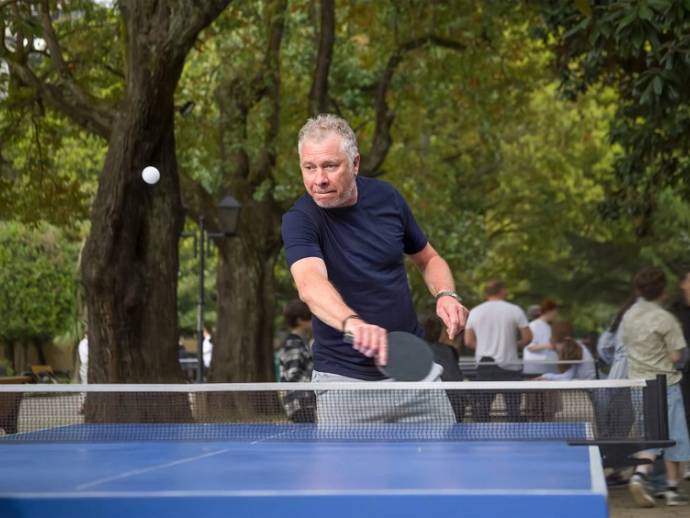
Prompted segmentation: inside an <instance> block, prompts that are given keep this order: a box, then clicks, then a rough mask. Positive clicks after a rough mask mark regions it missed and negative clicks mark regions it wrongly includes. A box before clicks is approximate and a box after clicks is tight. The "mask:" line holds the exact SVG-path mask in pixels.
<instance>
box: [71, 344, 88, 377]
mask: <svg viewBox="0 0 690 518" xmlns="http://www.w3.org/2000/svg"><path fill="white" fill-rule="evenodd" d="M73 343H74V342H73ZM77 350H78V352H79V383H88V382H89V381H88V374H89V340H88V338H87V336H86V332H84V338H82V339H81V341H80V342H79V347H78V349H77Z"/></svg>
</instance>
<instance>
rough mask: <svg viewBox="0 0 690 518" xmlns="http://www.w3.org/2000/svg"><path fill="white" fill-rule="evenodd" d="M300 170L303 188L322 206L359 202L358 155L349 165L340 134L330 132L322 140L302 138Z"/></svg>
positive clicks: (329, 206) (331, 206) (341, 205)
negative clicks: (357, 181) (330, 133)
mask: <svg viewBox="0 0 690 518" xmlns="http://www.w3.org/2000/svg"><path fill="white" fill-rule="evenodd" d="M300 169H301V170H302V180H303V181H304V187H305V188H306V189H307V193H309V195H310V196H311V197H312V198H313V199H314V202H315V203H316V204H317V205H318V206H319V207H323V208H324V209H332V208H336V207H347V206H350V205H354V203H355V202H356V201H357V185H356V183H355V178H356V177H357V172H358V170H359V155H357V156H356V157H355V160H354V163H353V164H352V165H350V160H349V159H348V157H347V155H346V154H345V152H344V151H343V150H342V148H341V139H340V137H339V136H338V135H334V134H333V135H327V136H326V137H325V138H323V139H321V140H319V141H316V140H305V141H303V142H302V150H301V153H300Z"/></svg>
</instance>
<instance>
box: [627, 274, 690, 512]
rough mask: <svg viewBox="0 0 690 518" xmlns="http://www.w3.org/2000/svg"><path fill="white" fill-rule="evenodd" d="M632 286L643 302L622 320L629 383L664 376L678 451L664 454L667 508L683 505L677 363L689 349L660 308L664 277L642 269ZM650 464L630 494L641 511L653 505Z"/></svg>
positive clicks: (688, 450)
mask: <svg viewBox="0 0 690 518" xmlns="http://www.w3.org/2000/svg"><path fill="white" fill-rule="evenodd" d="M633 286H634V288H635V292H636V293H637V295H638V296H639V298H638V299H637V301H636V302H635V304H633V305H632V306H631V307H630V309H629V310H628V311H627V312H626V313H625V315H624V316H623V320H622V322H621V337H622V339H623V343H624V344H625V347H626V352H627V356H628V375H629V377H630V378H631V379H646V380H653V379H655V378H656V376H657V375H664V376H666V383H667V399H668V421H669V423H668V425H669V439H670V440H672V441H675V445H674V446H672V447H670V448H665V449H664V451H663V454H664V462H665V464H666V481H667V482H666V483H667V489H666V494H665V496H666V503H667V505H673V506H675V505H685V504H687V503H688V498H687V495H685V494H684V493H682V492H681V491H680V490H679V489H678V481H679V479H680V463H681V462H687V461H688V460H690V439H689V438H688V428H687V423H686V421H685V408H684V405H683V396H682V394H681V391H680V384H679V382H680V379H681V374H680V372H678V370H676V368H675V366H674V363H675V362H678V361H679V360H680V359H681V357H682V352H683V350H684V349H685V348H686V347H687V345H686V343H685V339H684V338H683V332H682V330H681V328H680V325H679V324H678V321H677V320H676V319H675V317H674V316H673V315H672V314H671V313H669V312H668V311H666V310H665V309H663V308H662V307H661V305H660V303H661V301H662V300H663V298H664V294H665V289H666V275H665V274H664V272H663V271H662V270H660V269H659V268H653V267H651V268H644V269H642V270H640V271H639V272H638V273H637V274H636V275H635V278H634V281H633ZM660 453H661V452H660V451H656V450H647V451H643V452H639V453H638V454H637V457H639V458H642V459H648V460H650V461H652V462H654V460H655V459H656V458H657V457H658V456H659V455H660ZM650 470H651V467H650V465H648V464H642V465H639V466H637V468H636V469H635V473H634V474H633V476H632V477H631V479H630V486H629V487H630V492H631V494H632V496H633V498H634V499H635V502H636V503H637V504H638V505H639V506H641V507H653V506H654V505H655V502H654V498H653V496H652V489H651V487H650V485H649V480H648V476H649V475H650Z"/></svg>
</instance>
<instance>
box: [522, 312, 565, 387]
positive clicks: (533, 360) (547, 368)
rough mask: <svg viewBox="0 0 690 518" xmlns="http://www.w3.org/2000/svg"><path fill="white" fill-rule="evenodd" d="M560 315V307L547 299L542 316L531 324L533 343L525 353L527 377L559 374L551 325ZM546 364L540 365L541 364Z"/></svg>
mask: <svg viewBox="0 0 690 518" xmlns="http://www.w3.org/2000/svg"><path fill="white" fill-rule="evenodd" d="M557 314H558V306H557V304H556V302H554V301H553V300H551V299H546V300H545V301H544V302H542V304H541V307H540V314H539V317H538V318H535V319H534V320H532V321H531V322H530V323H529V328H530V330H531V331H532V342H531V343H530V344H529V345H528V346H527V347H525V350H524V351H523V356H522V358H523V360H524V362H525V366H524V368H523V372H524V373H525V375H527V376H534V377H537V376H540V375H542V374H546V373H547V372H551V373H554V374H555V373H557V372H558V365H557V363H556V362H557V361H558V353H557V352H556V346H555V345H554V344H553V342H552V340H551V323H552V322H553V321H554V320H555V318H556V315H557ZM542 361H543V362H545V363H540V362H542Z"/></svg>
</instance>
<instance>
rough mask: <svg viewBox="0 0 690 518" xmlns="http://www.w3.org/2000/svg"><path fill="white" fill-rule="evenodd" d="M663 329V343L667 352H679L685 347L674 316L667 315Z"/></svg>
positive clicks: (681, 332) (681, 331)
mask: <svg viewBox="0 0 690 518" xmlns="http://www.w3.org/2000/svg"><path fill="white" fill-rule="evenodd" d="M664 327H665V329H664V342H665V343H666V349H667V350H669V351H680V350H682V349H685V348H686V347H687V344H686V343H685V338H684V337H683V330H682V329H681V327H680V324H679V323H678V321H677V320H676V318H675V317H674V316H672V315H671V314H668V318H667V319H666V322H665V325H664Z"/></svg>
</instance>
